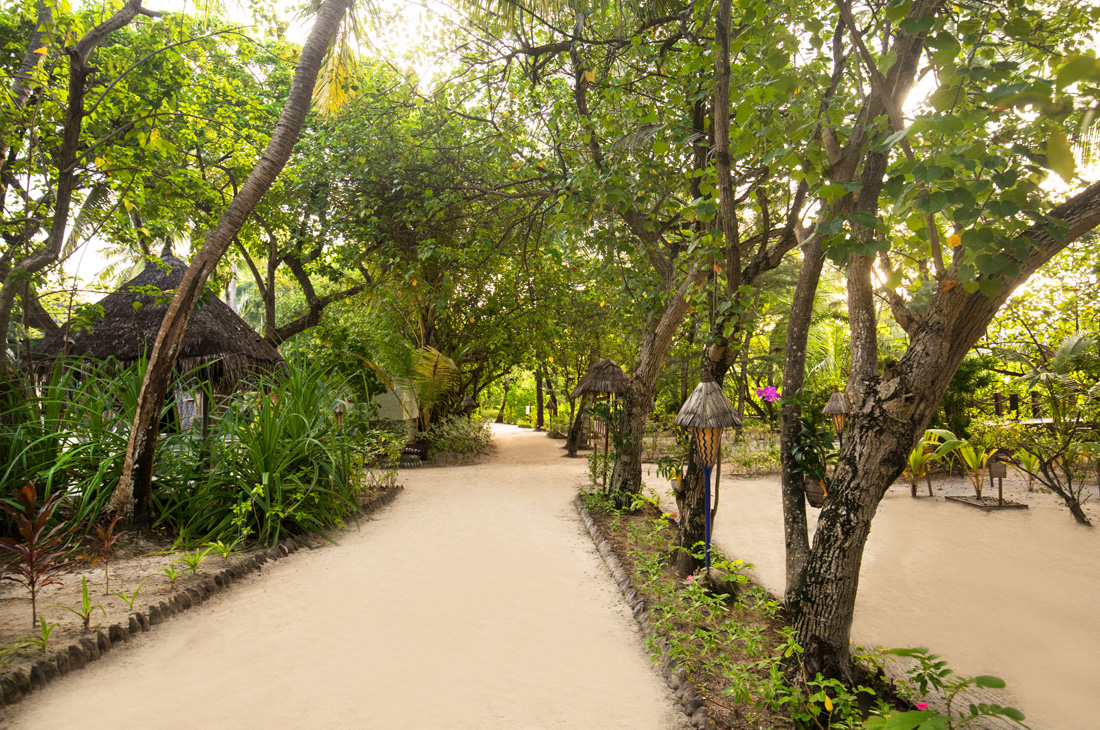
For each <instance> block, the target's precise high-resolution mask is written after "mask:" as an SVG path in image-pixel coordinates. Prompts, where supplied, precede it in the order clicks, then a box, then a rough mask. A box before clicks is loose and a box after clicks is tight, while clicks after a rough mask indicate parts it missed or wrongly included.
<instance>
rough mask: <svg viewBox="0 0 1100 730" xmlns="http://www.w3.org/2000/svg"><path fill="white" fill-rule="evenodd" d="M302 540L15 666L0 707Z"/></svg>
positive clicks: (383, 499)
mask: <svg viewBox="0 0 1100 730" xmlns="http://www.w3.org/2000/svg"><path fill="white" fill-rule="evenodd" d="M402 489H403V487H401V486H400V485H398V486H396V487H393V488H390V489H386V490H385V491H383V492H380V493H379V494H377V495H375V496H374V497H372V498H371V499H370V500H369V501H367V503H366V504H364V505H363V507H362V509H361V510H360V512H359V514H360V515H370V514H372V513H373V512H377V511H378V510H380V509H382V508H383V507H385V506H386V505H388V504H389V503H390V502H392V501H393V500H394V499H395V498H396V497H397V495H398V494H399V493H400V492H401V490H402ZM301 546H302V543H300V542H299V541H297V540H295V539H294V538H287V539H285V540H282V541H280V542H279V543H278V544H277V545H275V546H274V547H271V548H268V549H267V550H264V551H262V552H259V553H256V554H255V555H253V556H252V557H250V558H248V559H247V560H245V561H243V562H241V563H238V564H237V565H233V566H230V567H228V568H226V569H225V570H223V571H220V572H218V573H215V574H214V575H212V576H208V577H207V578H206V579H205V580H203V581H202V582H201V583H198V584H196V585H194V586H191V587H190V588H186V589H183V590H180V591H178V592H176V593H174V594H173V595H172V596H171V597H170V598H168V599H167V600H164V601H161V602H160V603H158V604H150V605H149V606H148V607H147V608H146V610H145V611H135V612H134V613H132V614H130V619H129V622H128V623H127V625H123V624H120V623H116V624H113V625H111V626H110V627H109V628H108V629H107V630H106V631H104V630H103V629H99V630H97V631H96V632H95V633H94V634H88V635H87V636H84V637H81V638H80V639H79V640H78V641H76V642H74V643H72V644H70V645H69V646H68V647H66V648H64V649H60V650H58V651H57V652H56V653H55V654H54V655H53V656H49V657H43V658H42V659H39V660H38V661H37V662H35V663H34V665H32V666H31V669H30V671H29V672H27V671H24V670H23V669H16V670H14V671H11V672H7V673H5V674H4V675H3V676H0V707H8V706H9V705H14V704H16V703H17V702H19V701H21V700H22V699H23V698H25V697H26V696H28V695H29V694H30V693H31V692H33V691H34V690H40V689H43V688H44V687H45V686H46V685H47V684H49V683H50V682H52V681H54V680H56V679H58V678H60V677H64V676H65V675H66V674H69V673H71V672H74V671H76V670H78V669H83V668H84V667H86V666H87V665H88V664H89V663H90V662H93V661H96V660H97V659H99V658H100V657H102V656H103V655H104V654H106V653H107V652H108V651H110V650H111V648H112V647H113V646H115V645H116V644H119V643H120V642H126V641H130V640H131V639H134V638H136V637H137V636H138V635H139V634H141V633H144V632H147V631H150V630H152V628H153V627H154V626H157V625H158V624H162V623H164V621H165V620H167V619H169V618H171V617H172V616H174V615H176V614H178V613H182V612H184V611H187V610H188V609H191V608H194V607H195V606H198V605H200V604H201V603H203V602H204V601H206V600H207V599H208V598H211V597H212V596H214V595H215V594H217V593H220V592H222V591H223V590H225V589H227V588H228V587H229V586H231V585H232V584H233V583H235V582H237V581H239V580H241V579H243V578H244V577H245V576H247V575H248V574H250V573H252V572H255V571H258V570H260V569H261V568H262V567H263V565H264V563H266V562H268V561H269V560H279V559H280V558H285V557H286V556H288V555H290V554H291V553H293V552H296V551H297V550H298V548H300V547H301Z"/></svg>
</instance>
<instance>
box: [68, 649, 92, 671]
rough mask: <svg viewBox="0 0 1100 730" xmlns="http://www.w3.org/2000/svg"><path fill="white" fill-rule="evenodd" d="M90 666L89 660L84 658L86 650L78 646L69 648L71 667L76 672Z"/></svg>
mask: <svg viewBox="0 0 1100 730" xmlns="http://www.w3.org/2000/svg"><path fill="white" fill-rule="evenodd" d="M87 665H88V660H87V658H85V656H84V650H83V649H81V648H80V647H79V646H78V645H76V644H73V645H72V646H70V647H69V667H70V668H71V669H72V670H73V671H74V672H75V671H76V670H77V669H83V668H84V667H86V666H87Z"/></svg>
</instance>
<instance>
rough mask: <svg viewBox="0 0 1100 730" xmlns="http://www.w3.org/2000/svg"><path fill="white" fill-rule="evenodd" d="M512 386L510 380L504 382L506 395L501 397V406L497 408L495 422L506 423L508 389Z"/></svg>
mask: <svg viewBox="0 0 1100 730" xmlns="http://www.w3.org/2000/svg"><path fill="white" fill-rule="evenodd" d="M511 386H512V383H511V382H510V381H505V382H504V397H502V398H501V399H500V408H498V409H497V417H496V419H495V420H494V421H493V423H504V408H505V407H506V406H507V405H508V389H509V388H510V387H511Z"/></svg>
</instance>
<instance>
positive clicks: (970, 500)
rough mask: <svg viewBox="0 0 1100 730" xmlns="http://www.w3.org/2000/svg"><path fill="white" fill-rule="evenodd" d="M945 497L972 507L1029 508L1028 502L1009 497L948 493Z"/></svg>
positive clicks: (985, 508)
mask: <svg viewBox="0 0 1100 730" xmlns="http://www.w3.org/2000/svg"><path fill="white" fill-rule="evenodd" d="M944 499H947V500H950V501H952V502H961V503H962V504H968V505H970V506H971V507H977V508H978V509H984V510H995V509H1027V505H1026V504H1022V503H1020V502H1013V501H1011V500H1008V499H998V498H997V497H976V496H974V495H972V494H971V495H947V496H946V497H944Z"/></svg>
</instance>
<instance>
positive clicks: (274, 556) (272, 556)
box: [264, 547, 283, 560]
mask: <svg viewBox="0 0 1100 730" xmlns="http://www.w3.org/2000/svg"><path fill="white" fill-rule="evenodd" d="M264 555H265V556H266V557H267V559H268V560H278V559H279V558H281V557H282V556H283V554H282V552H281V551H280V550H279V548H277V547H273V548H268V549H267V550H265V551H264Z"/></svg>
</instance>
